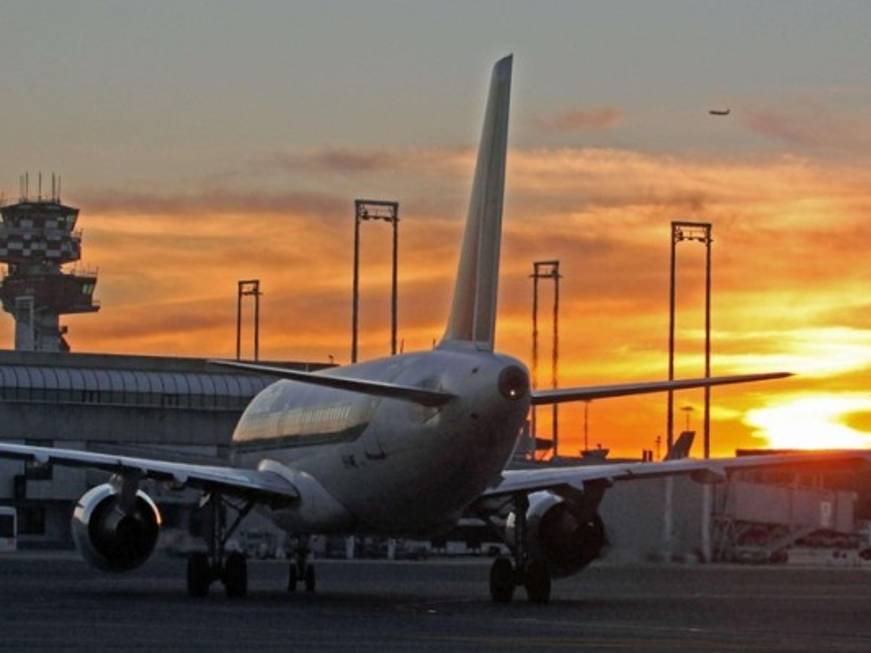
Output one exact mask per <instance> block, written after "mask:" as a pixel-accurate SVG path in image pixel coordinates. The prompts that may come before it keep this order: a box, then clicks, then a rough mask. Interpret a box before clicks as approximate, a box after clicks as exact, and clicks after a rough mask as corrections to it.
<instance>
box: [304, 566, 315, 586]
mask: <svg viewBox="0 0 871 653" xmlns="http://www.w3.org/2000/svg"><path fill="white" fill-rule="evenodd" d="M316 586H317V581H316V578H315V567H314V565H306V567H305V591H306V592H314V591H315V587H316Z"/></svg>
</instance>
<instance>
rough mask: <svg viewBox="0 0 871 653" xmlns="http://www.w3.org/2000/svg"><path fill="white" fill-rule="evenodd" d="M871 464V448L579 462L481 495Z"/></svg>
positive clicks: (522, 474)
mask: <svg viewBox="0 0 871 653" xmlns="http://www.w3.org/2000/svg"><path fill="white" fill-rule="evenodd" d="M869 463H871V450H868V451H861V450H857V451H814V452H808V453H799V454H765V455H759V456H742V457H740V458H709V459H707V460H694V459H690V458H684V459H682V460H669V461H665V462H661V463H615V464H612V465H576V466H573V467H551V468H547V469H515V470H506V471H504V472H502V481H501V482H500V483H499V484H497V485H495V486H493V487H491V488H490V489H488V490H487V491H485V492H484V494H482V495H481V498H480V499H479V501H481V500H484V499H489V498H493V497H500V496H506V495H511V494H517V493H529V492H537V491H539V490H550V489H555V488H559V487H561V486H575V487H577V488H581V487H582V486H583V484H584V483H590V482H605V483H607V484H610V483H614V482H616V481H631V480H640V479H647V478H657V477H663V476H690V477H692V478H693V479H695V480H697V481H700V482H708V483H710V482H718V481H723V480H726V478H727V476H728V475H729V474H731V473H733V472H737V471H745V470H757V469H763V468H773V467H780V468H790V469H791V468H800V467H806V466H810V465H821V464H831V465H838V466H844V467H846V468H848V469H853V468H861V467H865V466H867V465H868V464H869Z"/></svg>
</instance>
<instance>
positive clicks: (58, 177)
mask: <svg viewBox="0 0 871 653" xmlns="http://www.w3.org/2000/svg"><path fill="white" fill-rule="evenodd" d="M57 202H58V204H60V175H58V176H57Z"/></svg>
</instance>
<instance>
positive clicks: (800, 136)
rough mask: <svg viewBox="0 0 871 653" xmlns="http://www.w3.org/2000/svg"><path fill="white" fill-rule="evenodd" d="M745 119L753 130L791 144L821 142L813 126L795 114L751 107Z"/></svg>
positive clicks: (809, 145) (801, 144)
mask: <svg viewBox="0 0 871 653" xmlns="http://www.w3.org/2000/svg"><path fill="white" fill-rule="evenodd" d="M744 120H745V123H746V125H747V126H748V127H749V128H750V129H751V130H752V131H754V132H756V133H758V134H762V135H763V136H768V137H769V138H773V139H775V140H779V141H783V142H785V143H787V144H789V145H799V146H802V147H812V146H814V145H817V144H818V142H819V141H818V139H817V135H816V134H815V133H814V131H813V129H812V127H811V126H809V125H808V124H807V123H805V122H803V121H801V120H800V119H799V118H798V117H797V116H795V115H788V114H786V113H783V112H779V111H773V110H765V109H756V110H752V109H751V110H749V111H748V112H747V113H746V116H745V118H744Z"/></svg>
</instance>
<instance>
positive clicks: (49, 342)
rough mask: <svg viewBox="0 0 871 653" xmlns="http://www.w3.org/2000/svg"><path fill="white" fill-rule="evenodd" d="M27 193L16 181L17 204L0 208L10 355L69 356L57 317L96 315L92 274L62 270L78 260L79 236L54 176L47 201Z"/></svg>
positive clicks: (1, 289)
mask: <svg viewBox="0 0 871 653" xmlns="http://www.w3.org/2000/svg"><path fill="white" fill-rule="evenodd" d="M40 186H41V184H40ZM27 190H28V189H27V184H26V182H22V192H21V197H20V199H19V200H18V203H17V204H11V205H9V206H2V207H0V263H6V264H7V266H8V270H7V272H6V274H5V275H4V277H3V279H2V282H0V300H2V302H3V310H4V311H6V312H7V313H11V314H12V317H13V318H14V319H15V349H16V350H20V351H54V352H62V351H69V349H70V348H69V345H68V344H67V341H66V339H65V338H64V334H65V333H66V327H64V326H61V325H60V322H59V320H60V316H61V315H62V314H64V313H89V312H93V311H97V310H99V308H100V306H99V303H98V302H96V301H94V298H93V295H94V287H95V286H96V285H97V274H96V272H84V271H81V270H74V271H72V272H64V271H63V270H62V266H64V265H65V264H67V263H73V262H75V261H78V260H79V259H80V258H81V255H82V232H81V230H76V228H75V227H76V220H77V219H78V216H79V210H78V209H76V208H73V207H71V206H65V205H63V204H61V202H60V190H59V183H58V184H56V183H55V179H54V177H53V178H52V192H51V197H50V198H48V199H45V198H43V197H42V196H41V195H42V192H41V190H40V194H39V196H38V197H37V199H35V200H34V199H31V198H29V197H28V195H27Z"/></svg>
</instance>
